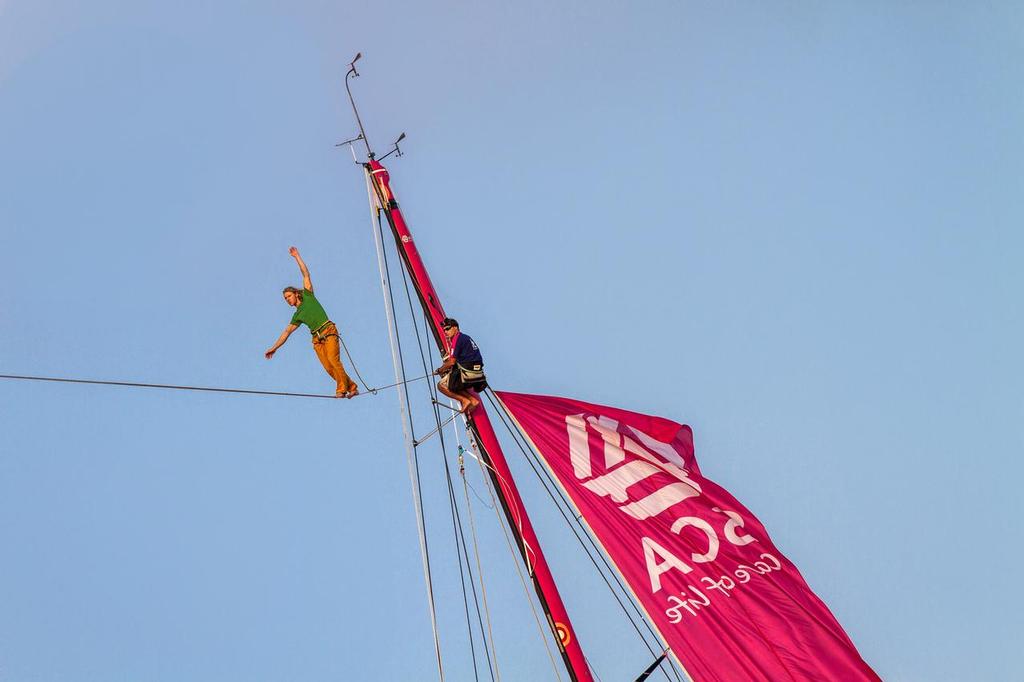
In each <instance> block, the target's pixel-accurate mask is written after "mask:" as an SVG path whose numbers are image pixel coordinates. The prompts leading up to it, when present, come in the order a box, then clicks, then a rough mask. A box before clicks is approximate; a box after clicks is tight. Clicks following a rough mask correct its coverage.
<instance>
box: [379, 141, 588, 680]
mask: <svg viewBox="0 0 1024 682" xmlns="http://www.w3.org/2000/svg"><path fill="white" fill-rule="evenodd" d="M365 168H366V169H367V171H368V172H369V174H370V177H371V178H372V179H373V183H374V186H375V187H376V190H377V199H378V201H379V202H380V205H381V206H383V207H384V212H385V215H386V216H387V219H388V224H389V225H390V227H391V231H392V234H393V236H394V238H395V244H396V246H397V247H398V253H399V254H400V255H401V257H402V261H403V262H404V264H405V266H406V269H407V270H408V272H409V274H410V276H411V278H412V280H413V284H414V286H415V289H416V293H417V295H418V296H419V299H420V304H421V305H422V306H423V310H424V313H425V315H426V316H427V318H428V320H429V321H430V328H431V330H432V331H433V334H434V341H435V342H436V343H437V347H438V350H439V351H440V352H441V353H442V354H444V353H448V352H449V351H450V350H451V349H450V348H449V347H448V339H447V337H446V336H445V335H444V333H443V331H442V328H441V322H442V320H444V319H445V317H447V315H445V312H444V307H443V306H442V305H441V299H440V297H439V296H438V294H437V291H436V290H435V289H434V285H433V283H432V282H431V281H430V275H429V274H428V273H427V269H426V266H425V265H424V263H423V259H422V258H421V257H420V254H419V250H418V249H417V248H416V243H415V242H414V241H413V238H412V234H411V233H410V232H409V227H408V225H407V224H406V222H405V218H404V217H403V216H402V211H401V209H399V206H398V200H397V199H396V198H395V195H394V191H393V190H392V189H391V182H390V177H389V175H388V172H387V169H385V168H384V166H383V165H381V163H380V162H379V161H377V160H376V159H373V158H371V159H370V160H369V162H368V163H366V164H365ZM467 423H468V424H469V427H470V429H471V430H472V432H473V435H474V436H475V437H476V441H477V444H478V445H479V447H480V450H481V452H480V456H481V457H482V458H483V460H484V462H485V463H486V464H487V465H488V466H487V470H488V473H489V474H490V476H491V482H492V483H493V486H494V490H495V492H496V493H497V495H498V499H499V500H500V501H501V506H502V509H503V511H504V512H505V517H506V519H507V520H508V525H509V527H510V528H511V529H512V533H513V534H514V536H515V538H516V544H517V545H518V546H519V551H520V554H521V555H522V557H523V561H524V563H525V564H526V568H527V571H528V572H529V574H530V579H531V580H532V581H533V586H534V589H535V590H536V592H537V597H538V599H539V601H540V604H541V607H542V608H543V609H544V612H545V614H546V615H547V619H548V627H549V629H550V630H551V634H552V636H553V637H554V640H555V643H556V644H557V645H558V649H559V652H560V653H561V655H562V661H563V662H564V663H565V666H566V668H567V670H568V672H569V677H570V679H571V680H573V681H574V682H592V681H593V677H592V676H591V674H590V668H589V666H588V665H587V662H586V658H585V657H584V655H583V649H582V648H581V647H580V644H579V640H578V639H577V637H576V632H575V630H574V629H573V627H572V623H571V621H570V620H569V614H568V612H567V611H566V608H565V604H564V603H563V601H562V597H561V595H560V594H559V592H558V587H557V586H556V585H555V580H554V577H553V576H552V575H551V570H550V569H549V567H548V564H547V560H546V559H545V558H544V553H543V551H542V550H541V547H540V542H539V540H538V538H537V534H536V533H535V532H534V529H533V524H531V523H530V517H529V516H528V515H527V513H526V508H525V507H524V506H523V501H522V498H521V497H520V495H519V491H518V490H517V489H516V486H515V482H514V480H513V478H512V472H511V470H510V469H509V466H508V462H507V460H506V458H505V453H504V451H503V450H502V449H501V444H500V443H499V442H498V438H497V436H496V435H495V433H494V429H493V428H492V426H491V422H490V419H489V418H488V416H487V411H486V408H485V407H484V406H483V405H482V404H481V405H480V406H479V407H477V408H476V409H475V410H473V412H472V413H471V414H470V415H468V416H467Z"/></svg>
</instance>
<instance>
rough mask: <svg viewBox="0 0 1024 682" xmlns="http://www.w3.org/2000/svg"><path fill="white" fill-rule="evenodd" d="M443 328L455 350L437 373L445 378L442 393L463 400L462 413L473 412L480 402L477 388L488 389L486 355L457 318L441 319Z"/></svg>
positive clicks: (460, 401) (442, 381)
mask: <svg viewBox="0 0 1024 682" xmlns="http://www.w3.org/2000/svg"><path fill="white" fill-rule="evenodd" d="M441 328H442V329H444V334H445V336H447V337H448V341H449V343H450V344H451V349H452V352H451V353H450V354H449V355H448V357H447V358H445V360H444V364H442V365H441V366H440V367H438V368H437V370H436V371H435V372H434V374H440V375H441V376H442V377H443V378H442V379H441V381H440V382H438V384H437V387H438V388H439V389H441V393H444V394H445V395H446V396H448V397H449V398H454V399H455V400H458V401H459V405H460V406H461V407H462V409H461V412H463V413H464V414H469V413H470V412H472V411H473V410H475V409H476V408H477V407H478V406H479V405H480V400H479V399H478V398H477V397H476V394H475V393H474V392H473V391H474V389H475V390H477V391H482V390H484V389H485V388H487V378H486V377H485V376H484V371H483V370H484V358H483V356H482V355H481V354H480V349H479V348H478V347H477V345H476V342H474V341H473V339H472V338H470V336H469V334H463V333H462V332H460V331H459V323H458V322H457V321H455V320H453V319H452V318H450V317H446V318H445V319H444V320H443V321H442V322H441Z"/></svg>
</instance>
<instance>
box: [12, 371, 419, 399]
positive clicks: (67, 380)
mask: <svg viewBox="0 0 1024 682" xmlns="http://www.w3.org/2000/svg"><path fill="white" fill-rule="evenodd" d="M429 376H431V375H430V374H427V375H426V376H421V377H416V378H415V379H406V380H405V381H399V382H396V383H394V384H388V385H387V386H381V387H380V388H377V389H375V391H382V390H384V389H385V388H394V387H395V386H398V385H400V384H408V383H412V382H413V381H420V380H421V379H426V378H427V377H429ZM0 379H12V380H21V381H53V382H58V383H63V384H93V385H97V386H130V387H134V388H163V389H168V390H175V391H205V392H208V393H247V394H249V395H276V396H287V397H291V398H330V399H331V400H338V399H339V397H338V396H335V395H328V394H324V393H293V392H290V391H256V390H252V389H247V388H218V387H214V386H182V385H178V384H147V383H142V382H136V381H103V380H100V379H70V378H67V377H37V376H26V375H20V374H0ZM364 395H373V393H360V394H359V395H356V396H354V398H358V397H360V396H364Z"/></svg>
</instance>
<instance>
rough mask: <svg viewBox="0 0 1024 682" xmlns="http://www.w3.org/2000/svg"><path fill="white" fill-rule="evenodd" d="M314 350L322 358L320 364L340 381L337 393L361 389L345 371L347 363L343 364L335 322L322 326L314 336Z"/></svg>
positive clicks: (332, 376) (333, 377)
mask: <svg viewBox="0 0 1024 682" xmlns="http://www.w3.org/2000/svg"><path fill="white" fill-rule="evenodd" d="M313 350H314V351H316V356H317V357H318V358H319V359H320V364H321V365H323V366H324V369H325V370H326V371H327V373H328V374H330V375H331V378H332V379H334V380H335V381H336V382H338V387H337V388H336V389H335V395H342V394H343V393H348V392H350V391H356V390H359V387H358V386H357V385H356V383H355V382H354V381H352V379H350V378H349V376H348V373H347V372H346V371H345V365H343V364H341V353H340V351H341V348H340V346H339V344H338V328H337V327H336V326H334V323H333V322H328V323H327V324H326V325H324V326H323V327H321V328H320V329H319V330H318V332H317V333H316V334H315V335H314V336H313Z"/></svg>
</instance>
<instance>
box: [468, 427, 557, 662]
mask: <svg viewBox="0 0 1024 682" xmlns="http://www.w3.org/2000/svg"><path fill="white" fill-rule="evenodd" d="M470 447H472V448H474V449H476V441H475V439H473V438H470ZM476 461H477V463H478V464H480V473H481V475H483V476H484V480H486V481H487V483H488V485H487V490H488V491H489V492H490V493H491V502H492V503H493V504H494V515H495V516H496V517H497V519H498V525H499V526H501V532H502V535H503V536H504V537H505V543H506V544H507V545H508V551H509V553H510V554H511V555H512V563H513V564H515V567H516V575H518V576H519V582H520V583H522V586H523V593H524V594H525V596H526V601H527V602H528V603H529V604H530V611H531V612H532V613H533V620H534V621H535V622H536V623H537V631H538V632H539V633H540V638H541V641H542V642H544V651H546V652H547V654H548V659H549V660H550V661H551V669H552V670H553V671H554V673H555V679H557V680H558V681H559V682H561V680H562V673H561V672H560V671H559V670H558V664H557V663H556V662H555V657H554V654H552V653H551V646H550V644H549V643H548V640H549V639H550V637H549V636H548V632H550V630H549V631H548V632H545V630H544V626H543V625H542V624H541V620H540V616H539V615H538V614H537V607H536V605H534V603H533V597H532V596H531V594H530V588H529V587H528V586H527V584H526V578H525V577H524V576H523V568H522V566H520V565H519V558H518V557H517V556H516V547H515V543H513V542H512V538H510V537H509V530H508V528H506V527H505V524H504V523H502V520H501V513H500V512H499V511H498V504H497V499H495V494H494V486H492V485H491V483H490V479H489V478H488V477H487V476H486V474H485V472H484V464H483V458H482V457H480V456H479V455H478V456H477V457H476Z"/></svg>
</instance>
